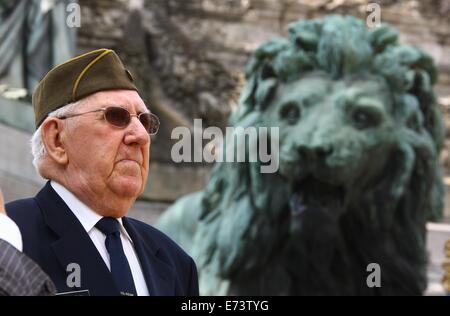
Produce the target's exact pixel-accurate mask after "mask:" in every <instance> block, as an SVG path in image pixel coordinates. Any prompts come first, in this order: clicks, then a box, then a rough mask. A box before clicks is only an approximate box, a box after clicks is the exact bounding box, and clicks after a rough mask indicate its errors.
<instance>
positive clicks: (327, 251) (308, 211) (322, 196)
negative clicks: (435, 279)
mask: <svg viewBox="0 0 450 316" xmlns="http://www.w3.org/2000/svg"><path fill="white" fill-rule="evenodd" d="M246 76H247V84H246V86H245V88H244V90H243V92H242V94H241V98H240V104H239V106H238V108H237V110H236V111H235V112H234V113H233V115H232V117H231V119H230V124H231V125H233V126H243V127H247V126H278V127H279V128H280V169H279V172H277V173H275V174H262V173H260V168H259V167H260V166H259V164H258V163H217V164H216V166H215V168H214V169H213V172H212V174H211V179H210V181H209V183H208V185H207V187H206V188H205V190H204V191H202V192H198V193H196V194H192V195H189V196H186V197H183V198H182V199H180V200H179V201H177V202H176V203H175V204H174V205H173V206H172V207H171V208H170V209H169V210H168V211H167V212H166V213H165V214H164V215H163V216H162V218H161V219H160V221H159V223H158V225H159V227H160V228H162V229H163V230H164V231H166V232H167V233H168V234H169V235H170V236H171V237H173V238H174V239H175V240H176V241H177V242H178V243H179V244H181V245H182V246H183V247H184V249H186V250H187V252H188V253H190V254H191V255H192V256H193V257H194V259H195V261H196V263H197V265H198V268H199V273H200V287H201V293H202V294H238V295H260V294H263V295H301V294H312V295H315V294H319V295H328V294H343V295H372V294H380V295H393V294H405V295H408V294H416V295H420V294H422V293H423V291H424V289H425V288H426V264H427V255H426V249H425V241H426V240H425V238H426V234H425V233H426V229H425V223H426V221H427V220H430V219H437V218H439V216H440V214H441V209H442V195H443V190H442V182H441V174H440V168H439V165H438V154H439V151H440V149H441V146H442V141H443V127H442V122H441V117H440V113H439V109H438V107H437V105H436V101H435V95H434V93H433V89H432V86H433V84H434V83H435V81H436V69H435V67H434V64H433V61H432V59H431V58H430V57H429V56H428V55H426V54H425V53H424V52H422V51H421V50H419V49H417V48H415V47H412V46H408V45H403V44H400V43H398V34H397V32H396V30H395V29H393V28H391V27H389V26H387V25H381V26H379V27H377V28H374V29H368V28H366V26H365V24H364V23H363V21H360V20H358V19H356V18H353V17H341V16H329V17H326V18H324V19H321V20H307V21H298V22H295V23H293V24H291V25H290V27H289V37H288V38H279V39H274V40H272V41H270V42H268V43H265V44H263V45H262V46H261V47H259V48H258V49H257V50H256V51H255V52H254V53H253V55H252V58H251V60H250V62H249V64H248V68H247V72H246ZM225 146H226V144H225ZM370 263H377V264H379V265H380V267H381V287H380V288H369V287H368V286H367V283H366V279H367V276H368V275H369V272H367V266H368V265H369V264H370Z"/></svg>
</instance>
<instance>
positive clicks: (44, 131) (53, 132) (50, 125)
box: [41, 118, 69, 165]
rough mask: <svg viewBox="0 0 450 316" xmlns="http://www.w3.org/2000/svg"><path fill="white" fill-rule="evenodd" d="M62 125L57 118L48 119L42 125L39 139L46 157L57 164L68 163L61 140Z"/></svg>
mask: <svg viewBox="0 0 450 316" xmlns="http://www.w3.org/2000/svg"><path fill="white" fill-rule="evenodd" d="M63 129H64V125H63V123H62V122H61V120H59V119H57V118H49V119H47V120H45V121H44V123H42V127H41V137H42V142H43V143H44V146H45V149H46V150H47V153H48V155H49V156H50V157H51V158H52V159H53V160H54V161H55V162H56V163H58V164H60V165H66V164H67V163H68V162H69V158H68V157H67V151H66V148H65V146H64V144H63V142H62V140H61V138H62V132H63Z"/></svg>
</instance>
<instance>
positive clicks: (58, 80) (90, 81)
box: [32, 48, 137, 128]
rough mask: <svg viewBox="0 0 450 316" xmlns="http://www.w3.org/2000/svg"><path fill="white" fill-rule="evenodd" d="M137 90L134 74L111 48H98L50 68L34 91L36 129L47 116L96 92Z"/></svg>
mask: <svg viewBox="0 0 450 316" xmlns="http://www.w3.org/2000/svg"><path fill="white" fill-rule="evenodd" d="M111 89H125V90H136V91H137V88H136V86H135V85H134V83H133V77H132V76H131V74H130V72H129V71H128V70H127V69H125V67H124V66H123V64H122V62H121V60H120V58H119V56H117V54H116V53H115V52H114V51H113V50H111V49H105V48H102V49H98V50H94V51H92V52H89V53H86V54H83V55H80V56H77V57H75V58H72V59H69V60H68V61H66V62H65V63H63V64H60V65H58V66H56V67H55V68H53V69H52V70H50V71H49V72H48V73H47V75H45V77H44V78H43V79H42V80H41V81H40V82H39V84H38V86H37V88H36V90H35V91H34V93H33V101H32V103H33V108H34V114H35V123H36V128H38V127H39V125H41V123H42V122H43V121H44V120H45V118H46V117H47V115H48V114H49V113H51V112H53V111H55V110H56V109H59V108H61V107H63V106H65V105H67V104H68V103H71V102H75V101H78V100H80V99H82V98H84V97H86V96H88V95H90V94H92V93H94V92H98V91H102V90H111Z"/></svg>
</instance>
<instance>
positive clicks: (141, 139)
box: [124, 116, 150, 146]
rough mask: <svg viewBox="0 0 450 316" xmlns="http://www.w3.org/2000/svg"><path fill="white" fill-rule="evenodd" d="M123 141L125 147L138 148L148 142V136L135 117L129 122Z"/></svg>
mask: <svg viewBox="0 0 450 316" xmlns="http://www.w3.org/2000/svg"><path fill="white" fill-rule="evenodd" d="M124 141H125V144H127V145H131V144H138V145H140V146H143V145H146V144H147V143H148V142H150V135H149V134H148V132H147V130H146V129H145V127H144V125H142V123H141V122H140V121H139V119H138V118H137V117H136V116H133V117H132V118H131V122H130V124H129V125H128V126H127V131H126V135H125V140H124Z"/></svg>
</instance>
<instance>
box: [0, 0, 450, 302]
mask: <svg viewBox="0 0 450 316" xmlns="http://www.w3.org/2000/svg"><path fill="white" fill-rule="evenodd" d="M369 3H378V4H379V5H380V7H381V21H382V22H387V23H390V24H392V25H394V26H395V27H397V28H398V29H399V31H400V37H401V40H402V42H406V43H410V44H414V45H417V46H419V47H421V48H422V49H424V50H425V51H427V52H428V53H429V54H430V55H431V56H433V58H434V59H435V61H436V63H437V66H438V68H439V81H438V84H437V85H436V91H437V93H438V96H439V104H440V105H441V107H442V112H443V115H444V116H445V121H446V129H447V135H448V133H449V128H450V18H449V17H450V0H433V1H418V0H417V1H413V0H408V1H399V0H386V1H368V0H130V1H125V0H89V1H88V0H79V1H70V0H20V1H14V0H0V187H1V189H2V190H3V192H4V195H5V199H6V201H11V200H14V199H17V198H22V197H26V196H30V195H34V194H35V193H36V192H37V191H38V190H39V189H40V187H42V184H43V183H44V180H42V179H41V178H40V177H39V176H38V175H37V174H36V172H35V171H34V168H33V166H32V164H31V161H32V158H31V154H30V149H29V139H30V137H31V134H32V133H33V131H34V123H33V122H34V121H33V113H32V108H31V106H30V103H31V98H30V96H31V93H32V91H33V88H34V87H35V85H36V84H37V82H38V80H39V79H40V78H41V77H42V76H43V75H44V74H45V73H46V72H47V71H48V70H49V69H50V68H51V67H53V66H54V65H56V64H58V63H60V62H62V61H64V60H66V59H68V58H70V57H72V56H74V55H78V54H81V53H84V52H87V51H90V50H93V49H97V48H102V47H105V48H112V49H114V50H116V52H117V53H118V54H119V55H120V57H121V58H122V60H123V61H124V63H125V65H126V66H127V68H129V69H130V71H131V72H132V73H133V76H134V78H135V80H136V81H137V84H138V87H139V88H140V91H141V94H142V97H143V99H144V100H145V101H146V102H147V104H148V106H149V108H150V109H151V110H152V111H153V112H155V113H156V114H157V115H158V116H159V117H160V119H161V123H162V125H161V130H160V132H159V134H158V135H156V136H155V137H154V139H153V144H152V160H151V165H150V176H149V182H148V184H147V187H146V190H145V192H144V194H143V196H142V197H141V199H140V200H139V201H138V203H136V205H135V208H134V209H133V211H132V213H131V215H132V216H134V217H137V218H139V219H142V220H144V221H146V222H149V223H152V222H154V221H155V220H156V218H157V217H158V215H159V214H160V213H161V212H163V211H164V210H165V209H166V208H167V206H168V205H170V203H172V202H173V201H174V200H175V199H176V198H178V197H180V196H182V195H184V194H186V193H189V192H193V191H197V190H200V189H201V188H203V186H204V184H205V183H206V181H207V178H208V173H209V170H210V169H211V167H212V165H210V164H206V163H182V164H175V163H173V161H172V160H171V158H170V151H171V147H172V145H173V144H174V143H175V142H176V140H171V137H170V136H171V131H172V129H173V128H174V127H176V126H187V127H189V128H192V125H193V119H194V118H201V119H203V127H204V128H205V127H207V126H219V127H221V128H224V127H225V126H226V124H227V119H228V116H229V114H230V112H231V111H232V110H233V108H234V107H235V106H236V104H237V98H238V96H239V91H240V89H241V88H242V86H243V83H244V75H243V72H244V68H245V64H246V62H247V58H248V56H249V54H250V53H251V52H252V51H253V50H254V49H255V48H256V47H258V45H260V44H261V43H263V42H265V41H267V40H269V39H271V38H273V37H275V36H278V35H285V34H286V31H287V24H288V23H289V22H291V21H294V20H297V19H299V18H315V17H320V16H323V15H327V14H350V15H354V16H357V17H359V18H363V19H365V18H366V17H367V16H368V15H369V14H370V12H368V11H367V8H368V7H367V5H368V4H369ZM71 4H78V5H79V7H78V8H79V9H80V15H79V18H80V20H79V22H80V25H79V27H77V26H76V25H75V27H68V20H69V19H71V18H73V17H71V14H73V13H74V12H75V13H76V10H75V11H74V9H73V7H71V6H70V5H71ZM72 22H73V21H72ZM75 24H76V23H75ZM72 26H73V25H72ZM448 136H450V135H448ZM441 161H442V165H443V168H444V183H445V185H446V198H445V216H444V220H443V223H430V224H429V231H430V234H429V238H428V243H429V249H430V252H431V254H432V256H431V263H430V280H431V282H430V288H429V293H431V294H432V293H440V292H441V291H442V288H440V287H439V286H440V285H439V282H440V278H441V276H442V270H441V268H440V263H441V262H442V260H443V258H444V251H443V245H444V243H445V241H446V240H447V239H448V238H450V228H449V227H450V226H448V225H446V224H445V223H450V137H447V140H446V143H445V148H444V150H443V152H442V157H441Z"/></svg>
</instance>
